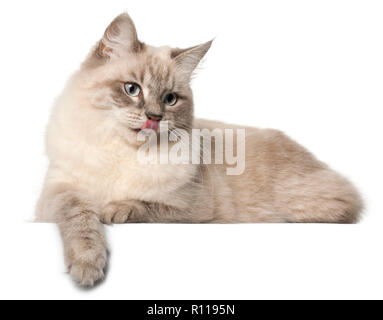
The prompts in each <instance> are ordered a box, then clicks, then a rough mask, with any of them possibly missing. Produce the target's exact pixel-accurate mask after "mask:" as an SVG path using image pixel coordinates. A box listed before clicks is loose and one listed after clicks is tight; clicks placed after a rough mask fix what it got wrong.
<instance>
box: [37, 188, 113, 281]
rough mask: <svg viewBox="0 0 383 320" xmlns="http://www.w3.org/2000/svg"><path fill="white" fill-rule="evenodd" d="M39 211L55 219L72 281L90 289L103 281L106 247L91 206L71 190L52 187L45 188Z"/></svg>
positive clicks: (94, 211) (98, 221) (101, 230)
mask: <svg viewBox="0 0 383 320" xmlns="http://www.w3.org/2000/svg"><path fill="white" fill-rule="evenodd" d="M40 208H41V209H42V210H44V211H46V210H48V211H50V212H51V213H52V215H54V216H55V221H57V224H58V227H59V230H60V233H61V236H62V240H63V245H64V254H65V262H66V265H67V267H68V272H69V274H70V275H71V277H72V278H73V280H74V281H75V282H76V283H78V284H79V285H81V286H93V285H94V284H95V283H96V282H97V281H99V280H101V279H103V277H104V268H105V266H106V263H107V244H106V240H105V234H104V229H103V228H104V227H103V225H102V223H101V222H100V220H99V218H98V216H97V214H96V210H95V209H94V208H93V207H92V205H91V204H90V202H89V201H86V200H85V199H84V197H81V195H80V194H78V193H77V192H75V191H73V190H71V189H70V186H67V185H55V186H48V187H46V188H45V190H44V193H43V197H42V199H41V200H40ZM46 215H47V214H45V216H46Z"/></svg>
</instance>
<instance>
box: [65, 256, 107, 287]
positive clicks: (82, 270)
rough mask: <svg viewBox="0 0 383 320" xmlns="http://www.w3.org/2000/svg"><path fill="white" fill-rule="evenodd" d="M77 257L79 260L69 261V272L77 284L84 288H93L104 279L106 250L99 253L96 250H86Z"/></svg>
mask: <svg viewBox="0 0 383 320" xmlns="http://www.w3.org/2000/svg"><path fill="white" fill-rule="evenodd" d="M76 256H77V258H73V259H72V261H68V262H69V263H68V271H69V274H70V276H71V277H72V279H73V280H74V281H75V282H76V283H77V284H79V285H80V286H82V287H92V286H94V285H95V284H96V283H97V282H99V281H101V280H103V279H104V269H105V267H106V263H107V253H106V250H101V251H100V252H97V250H95V249H86V250H84V251H83V252H82V253H78V254H77V255H76Z"/></svg>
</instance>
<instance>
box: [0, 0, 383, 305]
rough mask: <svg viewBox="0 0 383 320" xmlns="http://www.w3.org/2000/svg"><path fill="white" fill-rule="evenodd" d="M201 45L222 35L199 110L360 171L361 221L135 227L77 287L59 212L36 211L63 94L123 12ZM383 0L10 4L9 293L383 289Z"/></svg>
mask: <svg viewBox="0 0 383 320" xmlns="http://www.w3.org/2000/svg"><path fill="white" fill-rule="evenodd" d="M124 10H128V11H129V13H130V14H131V16H132V17H133V19H134V21H135V22H136V26H137V29H138V33H139V37H140V39H141V40H143V41H144V42H146V43H149V44H152V45H165V44H166V45H172V46H178V47H188V46H192V45H195V44H198V43H202V42H205V41H207V40H209V39H211V38H214V37H216V41H215V43H214V46H213V47H212V49H211V51H210V53H209V54H208V57H207V60H206V62H205V63H204V65H203V68H202V70H201V71H200V72H199V76H198V77H197V78H196V80H195V81H194V83H193V88H194V92H195V100H196V112H197V116H200V117H205V118H211V119H219V120H224V121H229V122H234V123H239V124H247V125H252V126H258V127H272V128H278V129H280V130H284V131H285V132H286V133H288V134H289V135H290V136H292V137H293V138H294V139H296V140H298V141H299V142H300V143H302V144H303V145H304V146H306V147H308V148H309V149H310V150H311V151H312V152H314V153H315V154H316V155H317V156H318V157H319V158H320V159H321V160H324V161H326V162H327V163H329V164H330V165H331V166H332V167H333V168H335V169H337V170H339V171H340V172H342V173H343V174H345V175H346V176H347V177H349V178H350V179H351V180H352V181H353V182H354V183H355V184H356V185H357V186H358V187H359V188H360V190H361V192H362V193H363V195H364V197H365V199H366V204H367V209H366V211H365V218H364V219H363V221H362V223H360V224H359V225H353V226H338V225H228V226H220V225H201V226H188V225H186V226H182V225H181V226H180V225H124V226H118V227H117V226H115V227H110V228H108V230H107V233H108V238H109V243H110V246H111V248H112V255H111V263H110V268H109V273H108V277H107V280H106V282H104V283H103V284H102V285H101V286H98V287H97V288H95V289H94V290H90V291H89V290H80V289H78V288H76V287H75V286H74V285H73V284H72V282H71V281H70V279H69V277H67V275H65V268H64V263H63V258H62V249H61V241H60V239H59V235H58V232H57V230H56V227H55V226H54V225H38V224H33V223H30V221H32V219H33V211H34V205H35V202H36V199H37V197H38V195H39V192H40V188H41V185H42V180H43V177H44V173H45V170H46V167H47V163H48V162H47V159H46V157H45V156H44V144H43V138H44V130H45V125H46V123H47V120H48V117H49V113H50V108H51V105H52V104H53V101H54V98H55V97H56V96H57V95H58V94H59V92H60V90H61V89H62V87H63V86H64V84H65V81H66V79H67V78H68V77H69V75H70V74H71V73H72V72H73V71H74V70H75V69H76V68H78V66H79V64H80V63H81V61H82V60H83V58H84V57H85V56H86V54H87V53H88V50H89V48H90V47H91V46H92V45H93V44H94V43H95V42H96V41H97V40H98V39H99V38H100V37H101V35H102V33H103V31H104V29H105V27H106V26H107V24H108V23H109V22H110V21H111V20H112V19H113V18H114V16H116V15H118V14H119V13H121V12H122V11H124ZM382 16H383V3H382V2H381V1H368V0H363V1H362V0H361V1H352V0H347V1H338V0H330V1H327V0H321V1H307V0H304V1H303V0H302V1H272V0H267V1H266V0H265V1H238V0H237V1H222V0H220V1H206V0H205V1H197V0H193V1H165V0H161V1H154V0H153V1H143V0H139V1H138V0H136V1H90V0H89V1H85V0H81V1H78V0H76V1H69V0H66V1H38V0H35V1H16V0H14V1H1V2H0V41H1V43H0V85H1V87H0V88H1V89H0V107H1V113H0V130H1V132H0V133H1V134H0V139H1V146H2V149H1V151H2V152H1V160H0V161H1V166H0V170H1V176H0V177H1V179H0V188H1V202H2V204H1V207H0V208H1V213H0V215H1V220H0V298H34V299H40V298H41V299H43V298H44V299H56V298H64V299H96V298H97V299H101V298H105V299H189V298H190V299H197V298H198V299H258V298H259V299H271V298H276V299H283V298H292V299H302V298H303V299H311V298H319V299H322V298H327V299H333V298H383V292H382V291H383V275H382V271H383V268H382V267H383V256H382V243H383V241H382V240H383V235H382V226H383V225H382V223H383V210H382V209H383V205H382V199H381V198H382V181H383V176H382V171H383V170H382V162H383V161H382V160H383V157H382V142H381V139H382V133H383V130H382V126H381V124H382V108H383V94H382V85H383V19H382Z"/></svg>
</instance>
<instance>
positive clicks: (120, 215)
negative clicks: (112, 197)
mask: <svg viewBox="0 0 383 320" xmlns="http://www.w3.org/2000/svg"><path fill="white" fill-rule="evenodd" d="M145 212H147V208H146V206H145V204H144V203H143V202H141V201H137V200H126V201H120V202H110V203H109V204H107V205H106V206H105V207H104V208H103V210H102V212H101V216H100V221H101V222H102V223H105V224H112V223H115V224H122V223H128V222H135V221H139V220H140V219H139V217H140V216H144V214H145Z"/></svg>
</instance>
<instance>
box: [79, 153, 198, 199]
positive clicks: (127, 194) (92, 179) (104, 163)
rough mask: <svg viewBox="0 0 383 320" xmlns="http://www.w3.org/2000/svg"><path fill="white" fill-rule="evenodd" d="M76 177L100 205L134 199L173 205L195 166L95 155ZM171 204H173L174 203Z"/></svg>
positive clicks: (126, 156)
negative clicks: (95, 159) (94, 158)
mask: <svg viewBox="0 0 383 320" xmlns="http://www.w3.org/2000/svg"><path fill="white" fill-rule="evenodd" d="M98 159H99V161H94V160H91V161H89V162H88V163H87V164H85V167H86V168H87V169H86V170H84V172H83V173H79V174H80V177H79V178H80V180H81V184H82V185H83V186H85V187H86V188H88V190H91V193H92V195H93V196H95V197H96V198H97V199H98V200H100V201H101V202H102V203H108V202H111V201H121V200H125V199H137V200H142V201H148V202H165V203H168V204H169V205H171V204H173V203H172V202H174V201H175V200H174V199H178V197H176V196H175V194H176V193H177V190H179V189H180V188H182V187H183V186H184V185H185V184H186V183H188V181H190V179H192V177H193V175H194V173H195V171H196V169H197V168H196V167H194V166H187V165H172V164H159V163H156V164H145V163H141V162H140V161H139V159H138V158H137V157H136V154H134V153H129V154H124V153H121V152H119V153H115V154H112V153H111V154H103V155H102V156H100V155H98ZM174 204H175V203H174Z"/></svg>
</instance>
